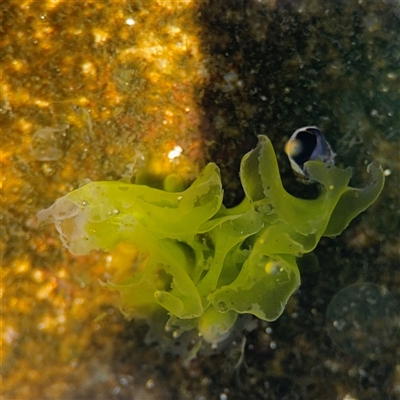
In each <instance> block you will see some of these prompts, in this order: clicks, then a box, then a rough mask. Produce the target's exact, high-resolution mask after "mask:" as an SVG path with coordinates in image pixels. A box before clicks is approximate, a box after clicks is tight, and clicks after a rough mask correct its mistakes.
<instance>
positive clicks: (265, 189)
mask: <svg viewBox="0 0 400 400" xmlns="http://www.w3.org/2000/svg"><path fill="white" fill-rule="evenodd" d="M305 167H306V169H307V173H308V175H309V176H310V178H311V179H312V180H313V181H316V182H319V183H320V186H321V189H320V194H319V196H318V198H316V199H314V200H304V199H299V198H296V197H293V196H292V195H290V194H289V193H287V192H286V190H285V189H284V188H283V186H282V182H281V179H280V174H279V170H278V165H277V161H276V156H275V153H274V150H273V147H272V144H271V142H270V140H269V139H268V138H267V137H266V136H259V141H258V145H257V147H256V148H255V149H254V150H252V151H250V152H249V153H248V154H246V155H245V156H244V157H243V159H242V163H241V171H240V179H241V182H242V185H243V188H244V191H245V199H244V200H243V202H242V203H241V204H239V205H238V206H236V207H233V208H230V209H227V208H225V207H224V206H223V204H222V195H223V192H222V185H221V179H220V176H219V169H218V167H217V166H216V165H215V164H213V163H210V164H208V165H207V167H206V168H205V170H204V171H203V173H202V174H201V176H200V177H199V178H198V179H197V180H196V181H195V182H194V183H193V184H192V185H191V186H190V187H189V188H188V189H186V190H184V191H182V192H179V193H169V192H165V191H162V190H158V189H154V188H150V187H147V186H143V185H137V184H127V183H122V182H92V183H89V184H87V185H85V186H83V187H81V188H79V189H77V190H74V191H73V192H71V193H69V194H67V195H66V196H64V197H63V198H61V199H59V200H58V201H57V202H56V203H55V204H54V205H53V206H51V207H50V208H49V209H46V210H42V211H40V212H39V213H38V217H39V219H41V220H50V221H54V222H55V224H56V227H57V230H58V231H59V232H60V235H61V239H62V241H63V243H64V244H65V245H66V246H67V247H68V248H69V249H70V251H71V252H72V253H75V254H87V253H89V252H90V251H91V250H93V249H95V250H105V251H109V250H111V249H112V248H114V247H115V246H116V245H117V244H118V243H120V242H122V241H124V242H129V243H131V244H132V246H135V247H136V248H138V249H140V251H141V253H142V255H143V257H144V258H145V260H146V265H145V268H143V269H142V270H140V271H139V272H136V273H135V274H133V275H132V276H131V277H130V278H128V279H126V280H125V281H123V282H121V283H118V284H115V283H112V282H108V283H105V284H104V286H106V287H108V288H110V289H115V290H118V291H119V292H120V295H121V298H122V310H123V311H124V313H125V314H126V315H128V316H130V317H132V316H133V317H135V316H138V317H146V316H150V315H151V314H152V313H153V312H154V311H156V310H159V309H160V308H161V309H164V310H166V312H168V313H169V315H170V319H169V321H168V322H167V328H168V329H171V330H172V329H173V330H174V331H175V334H180V333H181V332H183V331H186V330H190V329H193V328H196V327H197V329H198V330H199V333H200V334H201V335H203V337H204V338H205V340H206V341H208V342H210V343H214V344H215V343H218V342H219V341H220V340H222V339H223V338H224V337H225V336H226V335H227V334H228V333H229V330H230V329H231V328H232V326H233V325H234V323H235V320H236V318H237V315H238V314H243V313H249V314H253V315H255V316H257V317H258V318H261V319H263V320H267V321H272V320H275V319H276V318H278V317H279V316H280V315H281V314H282V312H283V309H284V307H285V305H286V302H287V300H288V298H289V297H290V296H291V294H292V293H293V292H294V291H295V290H296V288H297V287H298V286H299V284H300V275H299V270H298V267H297V264H296V258H297V257H301V255H302V254H305V253H308V252H310V251H312V250H313V249H314V248H315V247H316V245H317V244H318V241H319V240H320V238H321V236H336V235H338V234H340V233H341V232H342V231H343V230H344V229H345V228H346V226H347V225H348V224H349V222H350V221H351V220H352V219H353V218H354V217H355V216H356V215H358V214H359V213H360V212H362V211H363V210H365V209H366V208H367V207H368V206H369V205H370V204H372V203H373V202H374V201H375V200H376V198H377V197H378V195H379V193H380V192H381V190H382V188H383V184H384V177H383V172H382V169H381V168H380V167H377V166H375V165H374V164H371V165H369V166H368V172H369V173H370V175H371V182H370V183H369V184H368V185H367V186H366V187H365V188H364V189H354V188H351V187H349V186H348V183H349V180H350V177H351V170H350V168H347V169H345V170H342V169H338V168H336V167H334V166H327V165H325V164H323V163H322V162H320V161H309V162H307V163H306V164H305Z"/></svg>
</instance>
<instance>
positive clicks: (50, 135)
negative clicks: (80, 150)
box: [31, 126, 67, 161]
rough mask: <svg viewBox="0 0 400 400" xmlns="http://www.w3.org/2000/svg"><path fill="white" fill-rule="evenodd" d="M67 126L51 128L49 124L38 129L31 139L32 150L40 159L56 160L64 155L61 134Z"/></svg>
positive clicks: (36, 157) (37, 158)
mask: <svg viewBox="0 0 400 400" xmlns="http://www.w3.org/2000/svg"><path fill="white" fill-rule="evenodd" d="M65 129H67V127H61V128H51V127H49V126H47V127H45V128H42V129H39V130H37V131H36V132H35V133H34V134H33V136H32V141H31V151H32V153H33V156H34V157H35V159H36V160H38V161H54V160H58V159H60V158H61V157H62V155H63V151H62V149H61V146H60V135H61V134H62V133H63V132H64V131H65Z"/></svg>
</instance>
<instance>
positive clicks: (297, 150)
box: [285, 126, 335, 179]
mask: <svg viewBox="0 0 400 400" xmlns="http://www.w3.org/2000/svg"><path fill="white" fill-rule="evenodd" d="M285 153H286V154H287V156H288V157H289V161H290V165H291V167H292V169H293V171H294V172H295V173H296V174H298V175H300V177H301V178H303V179H308V176H307V173H306V172H305V171H304V164H305V163H306V162H307V161H312V160H321V161H322V162H324V163H325V164H334V162H335V160H334V159H335V155H334V153H333V151H332V149H331V146H330V145H329V143H328V142H327V141H326V139H325V137H324V135H323V134H322V132H321V131H320V130H319V128H317V127H316V126H305V127H303V128H299V129H297V130H296V131H295V132H294V133H293V135H292V136H291V137H290V139H289V140H288V141H287V143H286V145H285Z"/></svg>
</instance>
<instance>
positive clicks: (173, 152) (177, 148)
mask: <svg viewBox="0 0 400 400" xmlns="http://www.w3.org/2000/svg"><path fill="white" fill-rule="evenodd" d="M182 151H183V150H182V147H181V146H175V147H174V148H173V150H171V151H170V152H169V153H168V158H169V159H170V160H171V161H172V160H173V159H174V158H177V157H179V156H180V155H181V153H182Z"/></svg>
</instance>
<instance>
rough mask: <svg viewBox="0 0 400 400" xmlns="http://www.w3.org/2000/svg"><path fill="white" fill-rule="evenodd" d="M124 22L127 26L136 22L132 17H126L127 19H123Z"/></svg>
mask: <svg viewBox="0 0 400 400" xmlns="http://www.w3.org/2000/svg"><path fill="white" fill-rule="evenodd" d="M125 23H126V24H127V25H129V26H133V25H135V24H136V22H135V20H134V19H133V18H127V19H126V20H125Z"/></svg>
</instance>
